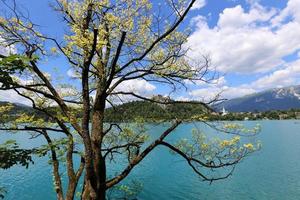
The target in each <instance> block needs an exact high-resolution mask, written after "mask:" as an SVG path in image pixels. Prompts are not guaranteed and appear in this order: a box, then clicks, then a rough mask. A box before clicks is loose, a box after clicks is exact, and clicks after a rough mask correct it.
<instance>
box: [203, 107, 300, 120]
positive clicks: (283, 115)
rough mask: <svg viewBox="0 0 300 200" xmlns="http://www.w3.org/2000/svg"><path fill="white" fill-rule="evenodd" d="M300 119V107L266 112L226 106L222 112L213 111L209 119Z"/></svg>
mask: <svg viewBox="0 0 300 200" xmlns="http://www.w3.org/2000/svg"><path fill="white" fill-rule="evenodd" d="M285 119H299V120H300V109H290V110H272V111H265V112H258V111H254V112H228V111H227V110H226V108H225V107H223V109H222V110H221V112H212V113H211V114H210V115H209V116H208V120H211V121H213V120H229V121H232V120H285Z"/></svg>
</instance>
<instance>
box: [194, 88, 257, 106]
mask: <svg viewBox="0 0 300 200" xmlns="http://www.w3.org/2000/svg"><path fill="white" fill-rule="evenodd" d="M255 92H256V90H255V89H253V88H251V87H249V86H248V85H242V86H239V87H228V86H223V87H207V88H200V89H196V90H193V91H191V92H189V96H190V99H193V100H197V101H203V102H210V101H212V100H214V99H216V97H218V99H232V98H236V97H240V96H244V95H248V94H252V93H255Z"/></svg>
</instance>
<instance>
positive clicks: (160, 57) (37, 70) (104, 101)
mask: <svg viewBox="0 0 300 200" xmlns="http://www.w3.org/2000/svg"><path fill="white" fill-rule="evenodd" d="M52 3H53V4H52V7H53V10H54V11H55V12H57V13H59V15H60V16H61V17H62V19H63V22H64V24H65V26H66V31H65V34H64V35H63V36H61V38H54V37H51V36H49V35H47V34H43V33H42V31H41V30H40V27H39V26H38V25H36V24H35V23H34V22H32V21H31V20H30V19H29V17H28V16H27V15H24V14H23V13H22V12H20V11H19V10H18V5H17V4H16V2H15V1H4V0H1V4H2V5H3V7H4V8H5V13H3V14H2V16H1V17H0V36H1V40H0V45H1V46H4V47H7V48H11V49H13V50H12V51H10V52H8V53H5V54H2V55H0V59H1V60H0V66H1V68H0V84H1V85H0V89H1V90H13V91H15V92H16V93H17V94H18V95H20V96H22V97H23V98H25V99H27V100H28V101H29V102H30V104H31V106H32V107H33V108H34V109H35V110H37V111H39V112H41V113H44V114H45V115H47V116H48V120H44V119H41V118H36V117H34V116H32V115H29V114H26V113H24V114H22V115H19V116H18V118H17V119H16V120H15V121H14V122H13V123H2V124H1V130H2V131H20V132H25V133H28V132H30V133H32V134H33V135H34V137H44V139H45V141H46V142H47V145H46V146H42V147H41V148H40V149H39V151H40V152H42V153H44V154H45V153H48V154H49V155H50V159H51V162H50V163H51V164H52V166H53V175H54V185H55V192H56V194H57V199H59V200H62V199H68V200H70V199H74V195H75V191H76V188H77V187H79V185H78V182H79V179H80V177H81V176H84V178H83V179H84V184H83V186H82V193H81V198H82V199H92V200H98V199H101V200H103V199H106V194H107V191H108V190H109V189H111V188H113V187H114V186H116V185H117V184H119V183H120V182H121V181H122V180H124V179H125V178H126V177H127V176H128V175H129V174H130V172H131V171H132V170H133V169H134V168H135V166H137V165H138V164H139V163H140V162H141V161H142V160H143V159H144V158H145V157H146V156H147V155H148V154H149V153H150V152H151V151H152V150H153V149H155V148H157V147H159V146H160V147H166V148H169V149H170V150H171V151H172V152H174V153H175V154H176V155H178V156H181V157H182V158H183V159H184V160H185V161H186V162H187V164H188V165H189V166H190V167H191V169H192V170H193V171H194V172H195V173H196V174H197V175H199V176H200V177H201V178H202V179H203V180H205V181H210V182H211V181H214V180H219V179H224V178H227V177H228V176H229V175H231V174H232V171H233V169H234V167H235V165H236V164H237V163H239V162H240V161H241V160H242V159H243V158H244V157H245V156H247V155H248V154H249V153H252V152H253V151H255V150H256V149H257V148H258V147H257V146H255V145H253V144H250V143H246V144H244V143H242V142H241V140H240V137H239V136H236V135H243V134H246V135H249V134H250V135H253V134H256V132H257V131H258V129H257V128H254V129H253V130H252V131H246V129H243V128H242V127H241V126H239V125H227V126H224V127H221V128H220V129H218V130H223V131H224V132H226V133H233V134H235V136H234V137H233V138H232V139H229V140H220V139H219V140H213V141H210V140H208V139H207V138H206V137H204V135H203V134H202V132H201V131H194V132H193V137H192V138H193V140H192V141H188V140H180V141H178V142H177V143H176V144H170V143H167V142H166V141H165V138H166V137H167V136H168V135H170V134H172V132H173V131H174V129H176V128H177V127H178V126H180V124H181V123H182V120H181V119H180V118H176V116H174V118H172V119H170V122H171V125H170V127H169V128H167V129H166V130H165V131H164V132H163V133H161V135H160V136H159V137H158V138H156V139H155V140H154V141H153V142H151V143H150V144H148V143H146V141H147V139H148V136H147V129H145V127H144V126H143V125H144V123H143V122H142V121H141V122H139V121H137V122H135V123H127V124H126V123H125V124H124V123H109V124H106V123H104V119H105V108H106V107H107V106H108V105H111V106H112V107H113V106H114V104H115V103H116V102H118V101H120V100H121V102H122V101H124V100H125V99H126V98H127V97H131V98H135V99H142V100H145V101H149V102H152V103H160V104H164V105H167V104H175V103H178V104H180V103H182V102H181V101H172V102H168V101H161V100H159V99H158V100H153V99H151V97H150V96H149V95H146V94H143V93H138V92H137V91H135V90H134V89H132V90H124V89H121V87H120V86H121V85H122V84H124V83H125V82H126V81H130V80H144V81H147V82H151V83H155V84H160V85H164V86H165V87H168V88H169V89H170V92H171V93H172V92H174V91H176V90H177V89H179V88H182V87H185V84H186V82H187V81H191V82H193V81H203V82H209V80H211V79H213V78H214V71H213V69H211V68H210V60H209V58H208V57H206V56H202V55H199V60H191V59H189V58H188V57H187V56H186V52H187V51H188V48H186V47H184V44H185V42H186V41H187V38H188V35H189V30H188V29H184V27H180V25H181V24H182V22H183V20H184V19H185V18H186V16H187V14H188V13H189V11H190V9H191V7H192V6H193V4H194V3H195V0H178V1H173V0H170V1H166V4H165V5H161V4H159V2H158V1H149V0H118V1H109V0H78V1H77V0H76V1H75V0H54V1H53V2H52ZM162 7H164V8H163V9H162ZM162 10H163V11H162ZM54 56H59V57H62V58H64V59H65V60H66V61H67V66H65V67H68V68H69V69H71V70H72V71H73V72H74V82H72V83H71V82H68V81H67V80H66V79H58V77H55V76H53V75H52V76H51V75H50V74H49V73H47V70H45V69H44V68H42V67H41V65H42V63H43V62H44V61H45V60H47V59H51V58H52V57H54ZM44 63H45V62H44ZM49 68H51V66H49ZM214 101H215V99H214V100H212V101H211V102H198V104H201V105H202V106H204V107H207V104H209V103H212V102H214ZM53 106H55V107H56V109H55V110H53ZM10 109H11V108H10V107H9V106H2V107H1V109H0V112H1V115H2V116H4V117H5V116H8V114H7V113H8V111H9V110H10ZM198 120H200V121H203V122H204V123H206V122H205V119H203V118H201V117H199V118H198ZM215 128H217V127H215ZM53 132H57V133H60V134H61V136H62V137H63V139H60V140H57V139H55V138H54V137H53V136H52V133H53ZM80 144H82V145H80ZM79 146H80V147H82V148H77V147H79ZM61 149H63V150H64V151H63V153H62V154H61V152H62V151H61ZM78 149H79V150H78ZM116 154H122V155H123V156H124V159H125V160H126V161H127V164H128V165H127V166H126V167H125V168H124V169H123V170H122V171H120V172H119V174H117V175H116V176H114V177H109V176H108V170H110V169H107V163H108V162H111V161H113V160H114V161H115V163H116V164H119V163H120V162H119V161H118V160H116V159H114V158H115V155H116ZM59 157H64V158H65V159H64V160H65V162H66V171H67V176H68V183H67V187H66V189H65V190H64V189H63V186H62V181H61V175H60V167H59V166H60V163H61V160H60V159H59ZM75 157H78V158H80V159H79V160H80V165H79V167H75V165H74V158H75ZM76 166H77V165H76ZM221 168H228V171H227V173H226V174H223V175H219V176H218V174H216V173H210V172H209V171H208V170H205V169H221ZM83 172H84V173H83Z"/></svg>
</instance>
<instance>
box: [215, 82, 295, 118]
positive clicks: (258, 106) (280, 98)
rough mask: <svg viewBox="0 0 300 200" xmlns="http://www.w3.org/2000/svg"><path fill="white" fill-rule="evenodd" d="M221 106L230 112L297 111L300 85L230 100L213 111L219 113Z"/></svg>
mask: <svg viewBox="0 0 300 200" xmlns="http://www.w3.org/2000/svg"><path fill="white" fill-rule="evenodd" d="M223 106H224V107H225V109H226V110H228V111H230V112H254V111H269V110H289V109H292V108H296V109H297V108H300V85H296V86H289V87H282V88H273V89H269V90H266V91H262V92H259V93H254V94H250V95H247V96H244V97H240V98H236V99H231V100H228V101H225V102H222V103H221V104H218V105H217V106H216V107H215V109H216V110H219V111H220V110H222V107H223Z"/></svg>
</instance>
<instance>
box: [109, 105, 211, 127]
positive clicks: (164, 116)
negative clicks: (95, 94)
mask: <svg viewBox="0 0 300 200" xmlns="http://www.w3.org/2000/svg"><path fill="white" fill-rule="evenodd" d="M204 112H207V109H205V108H204V107H203V106H202V105H200V104H196V103H189V102H187V103H178V104H157V103H152V102H148V101H132V102H129V103H124V104H122V105H119V106H117V107H115V108H108V109H106V115H105V121H107V122H129V121H133V120H135V119H144V120H145V121H153V122H154V121H168V120H171V119H174V118H178V119H182V120H189V119H191V118H192V117H193V116H195V115H199V114H203V113H204Z"/></svg>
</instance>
